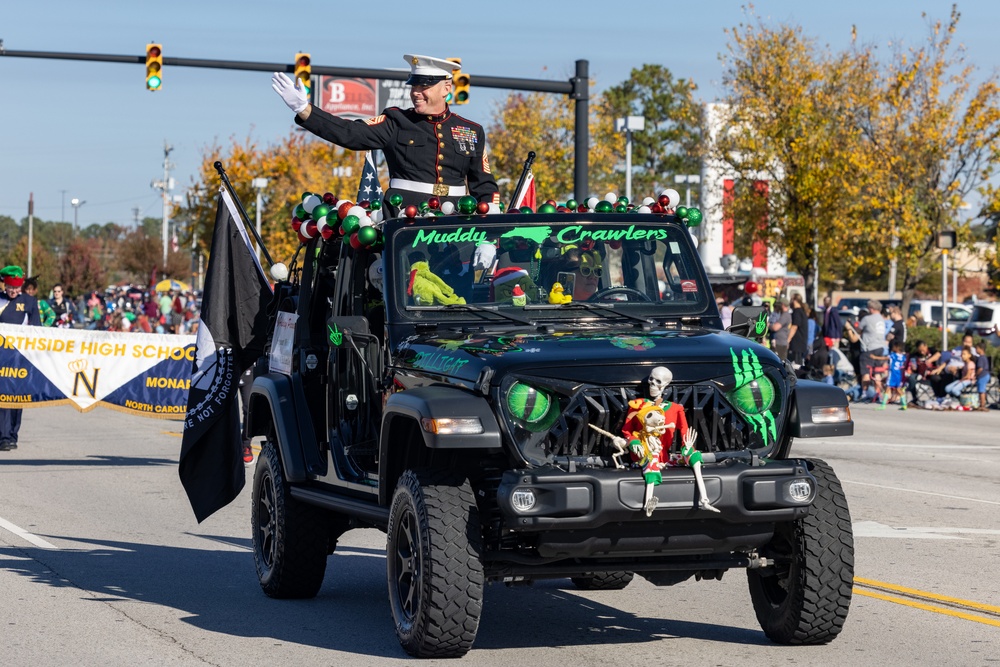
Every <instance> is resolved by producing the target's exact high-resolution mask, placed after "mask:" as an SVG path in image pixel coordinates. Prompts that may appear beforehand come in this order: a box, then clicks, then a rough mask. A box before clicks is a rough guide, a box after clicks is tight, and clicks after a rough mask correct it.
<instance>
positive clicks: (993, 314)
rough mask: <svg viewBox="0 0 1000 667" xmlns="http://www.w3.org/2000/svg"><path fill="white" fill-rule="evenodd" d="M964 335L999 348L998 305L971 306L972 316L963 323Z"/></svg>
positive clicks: (999, 317)
mask: <svg viewBox="0 0 1000 667" xmlns="http://www.w3.org/2000/svg"><path fill="white" fill-rule="evenodd" d="M965 333H969V334H972V335H973V336H979V337H980V338H982V339H984V340H985V341H986V342H987V343H989V344H990V345H993V346H996V347H1000V303H996V302H994V303H977V304H976V305H975V306H973V308H972V315H971V316H970V317H969V321H968V322H966V323H965Z"/></svg>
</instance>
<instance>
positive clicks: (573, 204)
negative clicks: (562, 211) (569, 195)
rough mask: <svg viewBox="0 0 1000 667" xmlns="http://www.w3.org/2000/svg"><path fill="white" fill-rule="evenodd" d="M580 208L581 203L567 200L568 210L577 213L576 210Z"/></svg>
mask: <svg viewBox="0 0 1000 667" xmlns="http://www.w3.org/2000/svg"><path fill="white" fill-rule="evenodd" d="M578 206H580V203H579V202H578V201H576V200H575V199H567V200H566V208H568V209H569V210H571V211H576V209H577V207H578Z"/></svg>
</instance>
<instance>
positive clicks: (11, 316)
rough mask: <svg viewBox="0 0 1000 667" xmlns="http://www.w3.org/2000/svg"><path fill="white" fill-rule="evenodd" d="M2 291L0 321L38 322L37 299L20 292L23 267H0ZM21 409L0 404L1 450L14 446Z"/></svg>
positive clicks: (40, 323) (37, 323)
mask: <svg viewBox="0 0 1000 667" xmlns="http://www.w3.org/2000/svg"><path fill="white" fill-rule="evenodd" d="M0 277H2V278H3V286H4V291H3V294H0V324H31V325H34V326H41V325H42V321H41V320H40V319H39V317H38V301H36V300H35V297H33V296H28V295H27V294H23V293H22V292H21V288H22V287H23V286H24V271H22V270H21V267H19V266H7V267H4V268H3V269H0ZM21 412H22V410H20V409H11V408H0V452H7V451H10V450H12V449H17V433H18V431H19V430H20V429H21Z"/></svg>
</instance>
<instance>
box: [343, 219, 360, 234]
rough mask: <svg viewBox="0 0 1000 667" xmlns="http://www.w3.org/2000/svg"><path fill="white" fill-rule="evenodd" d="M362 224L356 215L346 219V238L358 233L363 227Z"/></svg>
mask: <svg viewBox="0 0 1000 667" xmlns="http://www.w3.org/2000/svg"><path fill="white" fill-rule="evenodd" d="M360 223H361V220H359V219H358V216H356V215H349V216H347V217H346V218H344V222H343V223H342V226H343V228H344V236H350V235H351V234H353V233H354V232H356V231H358V228H359V227H360V226H361V224H360Z"/></svg>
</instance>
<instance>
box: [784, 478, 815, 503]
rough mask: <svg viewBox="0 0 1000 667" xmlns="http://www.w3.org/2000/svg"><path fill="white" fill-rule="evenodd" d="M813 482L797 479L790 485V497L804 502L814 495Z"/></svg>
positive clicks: (798, 501)
mask: <svg viewBox="0 0 1000 667" xmlns="http://www.w3.org/2000/svg"><path fill="white" fill-rule="evenodd" d="M812 488H813V487H812V484H811V483H810V482H809V480H807V479H797V480H795V481H794V482H792V483H791V484H789V485H788V497H789V498H791V499H792V500H793V501H795V502H797V503H804V502H806V501H808V500H809V497H810V496H812Z"/></svg>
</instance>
